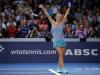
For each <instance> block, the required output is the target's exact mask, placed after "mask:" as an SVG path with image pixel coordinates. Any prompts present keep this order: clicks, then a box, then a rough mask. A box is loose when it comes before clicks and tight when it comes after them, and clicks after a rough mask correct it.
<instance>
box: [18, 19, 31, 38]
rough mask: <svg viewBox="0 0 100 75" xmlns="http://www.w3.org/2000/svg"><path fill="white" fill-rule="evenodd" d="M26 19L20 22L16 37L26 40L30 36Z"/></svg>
mask: <svg viewBox="0 0 100 75" xmlns="http://www.w3.org/2000/svg"><path fill="white" fill-rule="evenodd" d="M26 22H27V21H26V19H22V20H21V24H20V26H19V27H18V33H17V37H19V38H28V37H29V36H30V27H29V26H28V25H27V23H26Z"/></svg>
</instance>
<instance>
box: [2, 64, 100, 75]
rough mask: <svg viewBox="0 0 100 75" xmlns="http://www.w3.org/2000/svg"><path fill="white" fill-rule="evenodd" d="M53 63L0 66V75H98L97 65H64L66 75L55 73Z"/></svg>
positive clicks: (98, 66) (98, 67) (98, 65)
mask: <svg viewBox="0 0 100 75" xmlns="http://www.w3.org/2000/svg"><path fill="white" fill-rule="evenodd" d="M56 66H57V64H55V63H54V64H53V63H41V64H40V63H13V64H0V75H100V64H99V63H95V64H94V63H88V64H85V63H66V64H65V67H66V69H67V70H68V71H69V73H68V74H59V73H57V72H56Z"/></svg>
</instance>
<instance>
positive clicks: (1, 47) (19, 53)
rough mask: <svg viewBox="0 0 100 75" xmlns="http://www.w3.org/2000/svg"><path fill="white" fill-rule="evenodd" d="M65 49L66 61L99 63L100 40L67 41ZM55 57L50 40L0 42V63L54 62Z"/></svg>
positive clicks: (55, 53)
mask: <svg viewBox="0 0 100 75" xmlns="http://www.w3.org/2000/svg"><path fill="white" fill-rule="evenodd" d="M67 49H68V50H67ZM67 49H66V52H65V62H66V63H100V42H68V46H67ZM57 59H58V58H57V52H56V50H55V49H53V48H52V42H0V63H21V62H22V63H23V62H24V63H27V62H29V63H55V62H57Z"/></svg>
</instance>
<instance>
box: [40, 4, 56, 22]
mask: <svg viewBox="0 0 100 75" xmlns="http://www.w3.org/2000/svg"><path fill="white" fill-rule="evenodd" d="M39 8H41V9H42V10H43V11H44V13H45V15H46V16H47V17H48V19H49V21H50V23H51V24H54V23H55V21H54V20H53V19H52V17H51V16H49V14H48V12H47V10H46V8H44V7H43V5H39Z"/></svg>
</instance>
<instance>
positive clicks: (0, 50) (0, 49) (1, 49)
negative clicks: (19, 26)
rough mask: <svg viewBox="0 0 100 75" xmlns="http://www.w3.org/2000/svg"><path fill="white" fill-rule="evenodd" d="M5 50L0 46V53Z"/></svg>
mask: <svg viewBox="0 0 100 75" xmlns="http://www.w3.org/2000/svg"><path fill="white" fill-rule="evenodd" d="M4 49H5V48H4V47H3V46H2V45H0V53H1V52H2V51H3V50H4Z"/></svg>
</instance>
